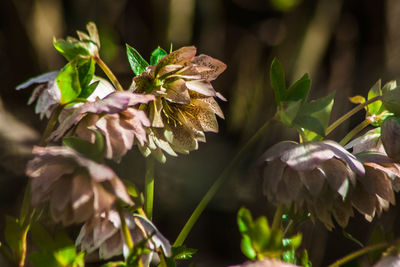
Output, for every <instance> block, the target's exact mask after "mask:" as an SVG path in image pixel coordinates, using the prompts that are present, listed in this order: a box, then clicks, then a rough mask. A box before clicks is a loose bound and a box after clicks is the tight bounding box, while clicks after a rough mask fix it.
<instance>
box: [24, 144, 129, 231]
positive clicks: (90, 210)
mask: <svg viewBox="0 0 400 267" xmlns="http://www.w3.org/2000/svg"><path fill="white" fill-rule="evenodd" d="M33 154H34V155H35V158H34V159H32V160H31V161H29V162H28V165H27V169H26V174H27V176H29V177H30V178H32V186H31V191H32V204H33V205H34V206H38V205H39V204H41V203H44V202H49V204H50V211H51V215H52V217H53V219H54V220H55V221H56V222H62V223H63V224H64V225H69V224H72V223H81V222H84V221H86V220H87V219H89V218H91V217H93V216H97V215H99V214H100V213H101V212H103V211H107V210H110V209H111V206H112V205H113V204H114V202H115V201H116V200H117V199H120V200H122V201H124V202H125V203H127V204H130V205H132V204H133V203H132V201H131V199H130V197H129V195H128V192H127V190H126V188H125V186H124V184H123V183H122V182H121V180H120V179H119V178H118V176H117V175H116V174H115V173H114V171H112V170H111V169H110V168H108V167H107V166H105V165H101V164H99V163H97V162H94V161H92V160H89V159H87V158H85V157H83V156H82V155H80V154H79V153H77V152H76V151H75V150H73V149H71V148H69V147H65V146H49V147H39V146H35V147H34V148H33Z"/></svg>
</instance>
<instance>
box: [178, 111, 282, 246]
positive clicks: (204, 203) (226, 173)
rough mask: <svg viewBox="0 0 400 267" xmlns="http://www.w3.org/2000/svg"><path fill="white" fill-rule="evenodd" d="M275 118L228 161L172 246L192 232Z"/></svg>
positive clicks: (179, 244) (181, 242) (180, 242)
mask: <svg viewBox="0 0 400 267" xmlns="http://www.w3.org/2000/svg"><path fill="white" fill-rule="evenodd" d="M275 118H276V115H275V116H274V117H272V118H270V119H269V120H268V121H266V122H265V123H264V125H263V126H261V128H259V129H258V130H257V132H256V133H255V134H254V135H253V136H252V137H251V138H250V139H249V140H248V141H247V143H246V144H244V145H243V146H242V148H241V149H240V150H239V151H238V152H237V153H236V155H235V157H234V158H233V159H232V160H231V161H230V163H229V164H228V165H227V166H226V167H225V169H224V170H223V171H222V173H221V174H220V176H219V177H218V178H217V180H215V182H214V184H213V185H212V186H211V187H210V189H208V191H207V193H206V194H205V195H204V196H203V198H202V200H201V201H200V203H199V204H198V205H197V207H196V208H195V210H194V211H193V213H192V215H191V216H190V218H189V220H188V221H187V222H186V224H185V226H184V227H183V228H182V230H181V232H180V233H179V235H178V237H177V239H176V240H175V242H174V244H173V246H175V247H176V246H182V244H183V242H185V239H186V237H187V235H188V234H189V233H190V231H191V230H192V228H193V226H194V224H195V223H196V222H197V220H198V219H199V217H200V215H201V214H202V212H203V211H204V209H205V208H206V206H207V205H208V203H209V202H210V201H211V199H212V198H213V197H214V195H215V194H216V193H217V191H218V189H219V188H220V186H221V185H222V184H223V183H224V182H225V181H226V180H227V179H228V178H229V174H230V172H231V171H232V169H233V168H234V167H236V166H237V164H238V163H239V161H240V160H241V158H242V156H243V155H244V154H245V153H246V152H247V151H248V150H249V149H250V148H251V147H252V146H253V145H254V144H255V143H256V142H257V141H258V140H259V139H260V138H261V137H262V135H263V133H264V131H265V130H266V129H267V128H268V126H269V125H270V123H271V122H272V121H273V120H274V119H275Z"/></svg>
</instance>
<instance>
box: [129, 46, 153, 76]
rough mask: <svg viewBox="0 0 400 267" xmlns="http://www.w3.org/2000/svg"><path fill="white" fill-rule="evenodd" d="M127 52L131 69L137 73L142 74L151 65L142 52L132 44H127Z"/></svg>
mask: <svg viewBox="0 0 400 267" xmlns="http://www.w3.org/2000/svg"><path fill="white" fill-rule="evenodd" d="M126 54H127V56H128V61H129V64H130V66H131V69H132V71H133V73H134V74H135V75H140V74H141V73H142V72H144V71H145V70H146V67H147V66H149V63H147V61H146V60H145V59H144V58H143V57H142V56H141V55H140V53H139V52H138V51H137V50H136V49H135V48H133V47H132V46H130V45H128V44H126Z"/></svg>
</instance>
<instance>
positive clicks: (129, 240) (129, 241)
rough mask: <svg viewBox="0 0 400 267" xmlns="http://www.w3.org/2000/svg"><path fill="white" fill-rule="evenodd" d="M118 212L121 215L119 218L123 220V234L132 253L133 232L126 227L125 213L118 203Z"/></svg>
mask: <svg viewBox="0 0 400 267" xmlns="http://www.w3.org/2000/svg"><path fill="white" fill-rule="evenodd" d="M117 211H118V214H119V218H120V219H121V229H122V234H123V235H124V239H125V242H126V245H127V246H128V248H129V251H132V249H133V241H132V236H131V232H130V231H129V228H128V226H127V225H126V221H125V216H124V212H123V210H122V207H121V204H120V203H117Z"/></svg>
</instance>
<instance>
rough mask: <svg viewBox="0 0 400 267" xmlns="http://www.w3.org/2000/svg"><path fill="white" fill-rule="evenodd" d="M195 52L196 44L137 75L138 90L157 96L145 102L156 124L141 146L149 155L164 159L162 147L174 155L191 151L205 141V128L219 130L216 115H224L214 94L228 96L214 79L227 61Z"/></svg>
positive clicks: (224, 67)
mask: <svg viewBox="0 0 400 267" xmlns="http://www.w3.org/2000/svg"><path fill="white" fill-rule="evenodd" d="M195 55H196V48H195V47H193V46H190V47H182V48H180V49H178V50H176V51H174V52H172V53H170V54H168V55H167V56H165V57H164V58H162V59H161V60H160V61H159V62H158V63H157V65H155V66H149V67H147V68H146V71H145V72H143V73H142V74H140V75H138V76H136V77H135V78H134V79H133V83H132V89H133V90H134V91H135V92H138V93H149V94H153V95H155V96H156V100H155V101H154V102H152V103H150V104H148V105H146V106H142V109H143V110H145V111H146V113H147V114H148V117H149V119H150V122H151V126H152V127H151V128H149V129H148V130H147V131H148V136H149V142H148V143H147V144H146V146H141V151H142V153H143V154H144V155H145V156H148V155H150V154H153V155H154V156H155V157H156V158H157V159H158V160H160V161H162V162H164V161H165V156H164V154H163V152H162V150H163V151H165V152H166V153H168V154H170V155H172V156H176V152H179V153H185V154H187V153H189V152H190V151H192V150H196V149H197V148H198V142H199V141H200V142H205V135H204V132H218V122H217V120H216V116H215V115H217V116H219V117H220V118H224V116H223V113H222V111H221V109H220V107H219V105H218V103H217V102H216V101H215V99H214V97H218V98H220V99H222V100H225V98H224V97H223V96H222V95H220V94H219V93H217V92H216V91H215V90H214V88H213V87H212V85H211V81H213V80H215V79H216V78H217V77H218V76H219V75H220V74H221V73H222V72H223V71H224V70H225V69H226V65H225V64H224V63H222V62H221V61H219V60H217V59H214V58H212V57H210V56H207V55H199V56H195Z"/></svg>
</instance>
